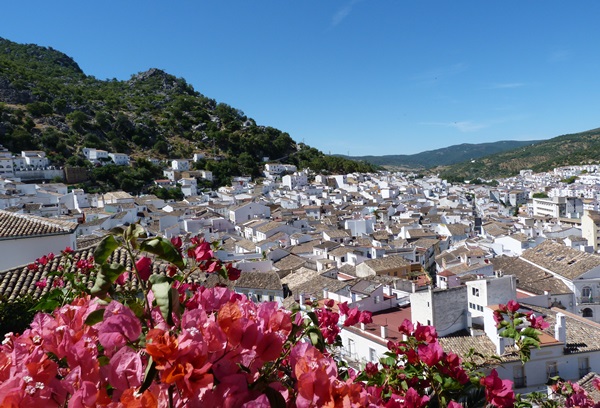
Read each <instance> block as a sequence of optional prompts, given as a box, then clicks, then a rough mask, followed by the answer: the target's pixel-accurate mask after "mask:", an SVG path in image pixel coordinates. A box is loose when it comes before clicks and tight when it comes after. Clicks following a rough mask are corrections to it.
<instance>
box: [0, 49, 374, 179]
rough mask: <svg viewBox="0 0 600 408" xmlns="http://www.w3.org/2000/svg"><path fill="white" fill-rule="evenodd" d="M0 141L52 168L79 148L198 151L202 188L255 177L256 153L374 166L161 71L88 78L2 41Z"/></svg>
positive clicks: (325, 167)
mask: <svg viewBox="0 0 600 408" xmlns="http://www.w3.org/2000/svg"><path fill="white" fill-rule="evenodd" d="M0 144H2V145H4V147H6V148H8V149H9V150H10V151H12V152H20V151H22V150H43V151H45V152H46V153H47V155H48V156H49V158H50V159H51V160H52V162H53V163H55V164H57V165H63V164H66V165H76V166H84V165H86V162H85V161H84V158H83V155H82V151H81V150H82V148H83V147H93V148H97V149H102V150H108V151H113V152H119V153H127V154H129V155H130V156H132V157H133V158H134V159H135V158H149V157H156V158H159V159H167V158H190V157H192V155H193V153H195V152H201V153H203V154H204V155H205V156H206V157H207V158H210V159H211V160H204V161H200V162H198V163H196V164H195V166H196V168H197V169H205V170H210V171H212V172H213V174H214V175H215V183H214V185H213V186H212V187H217V186H221V185H226V184H228V183H229V182H230V179H231V177H233V176H242V175H248V176H252V177H260V176H261V168H262V163H263V159H264V158H265V157H269V158H273V159H275V158H283V160H285V161H286V162H289V163H291V164H295V165H297V166H298V167H299V168H307V167H310V168H311V169H313V170H315V171H324V172H331V173H340V172H351V171H373V170H374V169H375V167H374V166H372V165H370V164H367V163H359V162H355V161H349V160H345V159H342V158H338V157H333V156H327V155H325V154H324V153H323V152H321V151H319V150H317V149H315V148H312V147H310V146H307V145H305V144H303V143H297V142H296V141H294V140H293V139H292V138H291V136H290V135H289V134H288V133H286V132H284V131H281V130H279V129H276V128H273V127H271V126H264V125H258V124H257V123H256V122H255V121H254V120H253V119H252V118H250V117H248V116H246V115H245V114H244V112H243V111H242V110H240V109H236V108H234V107H232V106H230V105H228V104H226V103H223V102H217V101H216V100H215V99H212V98H209V97H206V96H204V95H203V94H201V93H200V92H198V91H196V90H195V89H194V88H193V86H192V85H190V84H189V83H187V82H186V81H185V79H183V78H177V77H175V76H173V75H171V74H168V73H166V72H165V71H163V70H160V69H157V68H151V69H148V70H146V71H144V72H140V73H137V74H132V75H131V78H130V79H129V80H124V81H119V80H116V79H113V80H98V79H96V78H95V77H93V76H88V75H86V74H85V73H84V72H83V71H82V70H81V68H80V67H79V65H78V64H77V62H75V60H74V59H73V58H71V57H69V56H67V55H66V54H64V53H62V52H60V51H57V50H54V49H53V48H51V47H42V46H38V45H35V44H18V43H15V42H12V41H10V40H7V39H4V38H0ZM90 171H91V172H92V173H93V172H96V173H98V172H99V171H96V170H95V169H91V170H90ZM153 173H154V174H155V173H156V171H154V172H153ZM149 177H150V176H148V177H147V178H146V180H144V181H145V182H148V181H149V180H150V179H149ZM92 178H93V177H92ZM128 186H129V187H131V183H129V185H128ZM115 187H116V188H124V186H123V185H115V183H110V184H108V185H106V187H105V188H115ZM137 190H139V185H137V186H136V187H135V189H134V191H137Z"/></svg>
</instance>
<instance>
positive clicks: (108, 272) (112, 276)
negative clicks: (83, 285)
mask: <svg viewBox="0 0 600 408" xmlns="http://www.w3.org/2000/svg"><path fill="white" fill-rule="evenodd" d="M124 271H125V266H124V265H121V264H118V263H112V264H102V266H101V267H100V270H99V271H98V275H97V276H96V282H95V283H94V286H93V287H92V290H91V291H90V293H91V294H92V295H93V296H97V297H99V298H100V299H104V298H105V297H106V294H107V293H108V291H109V289H110V287H111V286H112V284H113V283H115V281H116V280H117V278H118V277H119V276H120V275H121V274H122V273H123V272H124Z"/></svg>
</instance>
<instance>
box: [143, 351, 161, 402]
mask: <svg viewBox="0 0 600 408" xmlns="http://www.w3.org/2000/svg"><path fill="white" fill-rule="evenodd" d="M157 373H158V370H157V369H156V363H155V362H154V360H152V357H150V359H148V366H147V367H146V372H145V373H144V381H143V382H142V385H141V386H140V389H139V390H138V394H141V393H143V392H144V391H146V390H147V389H148V388H150V386H151V385H152V382H153V381H154V377H156V374H157Z"/></svg>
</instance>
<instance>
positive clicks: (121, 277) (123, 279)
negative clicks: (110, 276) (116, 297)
mask: <svg viewBox="0 0 600 408" xmlns="http://www.w3.org/2000/svg"><path fill="white" fill-rule="evenodd" d="M128 278H129V272H127V271H125V272H123V273H122V274H120V275H119V277H118V278H117V280H116V281H115V282H117V285H121V286H123V285H125V282H127V279H128Z"/></svg>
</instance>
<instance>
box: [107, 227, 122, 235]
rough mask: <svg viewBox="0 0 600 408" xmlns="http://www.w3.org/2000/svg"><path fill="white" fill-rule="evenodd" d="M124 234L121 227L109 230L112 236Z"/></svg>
mask: <svg viewBox="0 0 600 408" xmlns="http://www.w3.org/2000/svg"><path fill="white" fill-rule="evenodd" d="M124 232H125V230H124V229H123V227H114V228H111V229H110V233H111V234H114V235H123V233H124Z"/></svg>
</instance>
